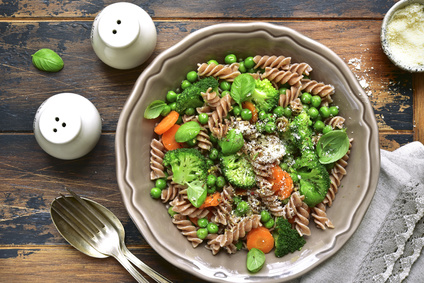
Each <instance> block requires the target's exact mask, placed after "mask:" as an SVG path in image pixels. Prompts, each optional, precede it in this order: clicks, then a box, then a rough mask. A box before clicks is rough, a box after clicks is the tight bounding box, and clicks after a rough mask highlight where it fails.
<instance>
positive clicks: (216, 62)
mask: <svg viewBox="0 0 424 283" xmlns="http://www.w3.org/2000/svg"><path fill="white" fill-rule="evenodd" d="M210 64H215V65H219V63H218V61H216V60H213V59H212V60H209V61H208V65H210Z"/></svg>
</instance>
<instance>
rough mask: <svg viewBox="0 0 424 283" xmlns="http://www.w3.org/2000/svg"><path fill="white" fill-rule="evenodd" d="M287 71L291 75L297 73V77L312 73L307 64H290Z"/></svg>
mask: <svg viewBox="0 0 424 283" xmlns="http://www.w3.org/2000/svg"><path fill="white" fill-rule="evenodd" d="M287 70H288V71H290V72H292V73H297V74H299V75H307V76H309V73H310V72H312V67H311V66H309V64H307V63H294V64H291V65H290V66H289V67H288V69H287Z"/></svg>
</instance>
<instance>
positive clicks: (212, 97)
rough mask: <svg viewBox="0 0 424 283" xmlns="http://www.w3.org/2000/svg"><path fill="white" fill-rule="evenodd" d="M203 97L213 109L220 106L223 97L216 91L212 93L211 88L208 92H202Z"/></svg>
mask: <svg viewBox="0 0 424 283" xmlns="http://www.w3.org/2000/svg"><path fill="white" fill-rule="evenodd" d="M201 95H202V97H203V99H204V100H205V102H206V103H207V104H208V105H209V106H211V107H214V108H216V107H218V105H219V104H220V101H221V97H220V96H219V94H218V93H217V92H216V91H212V88H211V87H210V88H208V90H207V91H206V92H202V93H201Z"/></svg>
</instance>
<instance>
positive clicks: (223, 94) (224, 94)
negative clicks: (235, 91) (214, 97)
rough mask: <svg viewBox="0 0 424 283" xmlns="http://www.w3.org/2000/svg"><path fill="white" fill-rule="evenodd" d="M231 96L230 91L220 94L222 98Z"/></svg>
mask: <svg viewBox="0 0 424 283" xmlns="http://www.w3.org/2000/svg"><path fill="white" fill-rule="evenodd" d="M227 94H228V95H231V92H230V91H228V90H224V91H223V92H221V97H224V96H226V95H227Z"/></svg>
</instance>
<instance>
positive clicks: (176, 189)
mask: <svg viewBox="0 0 424 283" xmlns="http://www.w3.org/2000/svg"><path fill="white" fill-rule="evenodd" d="M181 189H185V186H183V185H180V184H177V183H174V182H172V181H171V183H170V184H169V185H168V187H167V188H166V189H164V190H162V193H161V195H160V198H161V200H162V202H163V203H166V202H169V201H172V200H173V199H175V198H176V197H177V196H178V194H179V193H180V190H181Z"/></svg>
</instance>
